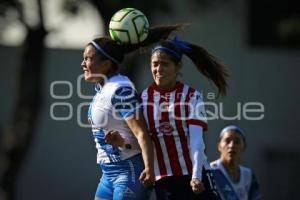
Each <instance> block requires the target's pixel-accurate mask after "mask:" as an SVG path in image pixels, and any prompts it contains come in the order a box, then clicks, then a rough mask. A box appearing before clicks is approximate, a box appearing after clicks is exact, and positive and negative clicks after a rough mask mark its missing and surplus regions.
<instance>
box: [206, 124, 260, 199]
mask: <svg viewBox="0 0 300 200" xmlns="http://www.w3.org/2000/svg"><path fill="white" fill-rule="evenodd" d="M245 148H246V139H245V135H244V131H243V130H242V129H241V128H240V127H238V126H236V125H229V126H226V127H225V128H224V129H223V130H222V131H221V133H220V136H219V143H218V150H219V152H220V154H221V155H220V158H219V159H218V160H215V161H213V162H211V163H210V165H211V167H212V169H213V170H212V172H213V176H214V179H215V182H216V185H217V188H218V191H219V193H220V195H221V197H222V199H223V200H261V193H260V190H259V187H258V182H257V180H256V178H255V176H254V173H253V172H252V170H251V169H250V168H247V167H245V166H242V165H240V160H241V155H242V153H243V151H244V150H245Z"/></svg>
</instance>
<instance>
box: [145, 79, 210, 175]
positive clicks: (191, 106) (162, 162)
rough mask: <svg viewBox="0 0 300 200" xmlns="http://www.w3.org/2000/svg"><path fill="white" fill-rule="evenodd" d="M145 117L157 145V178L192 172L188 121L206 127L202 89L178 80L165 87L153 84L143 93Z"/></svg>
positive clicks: (155, 161) (155, 162) (155, 153)
mask: <svg viewBox="0 0 300 200" xmlns="http://www.w3.org/2000/svg"><path fill="white" fill-rule="evenodd" d="M141 97H142V101H143V106H144V109H143V110H144V117H145V119H146V121H147V125H148V129H149V131H150V134H151V138H152V141H153V144H154V158H155V159H154V170H155V176H156V180H159V179H161V178H163V177H166V176H177V175H187V174H190V175H191V174H192V161H191V158H190V150H189V129H188V126H189V124H194V125H199V126H202V127H203V130H206V129H207V120H206V117H205V109H204V103H203V100H202V96H201V94H200V92H199V91H197V90H195V89H193V88H191V87H189V86H188V85H186V84H183V83H181V82H177V83H176V85H175V87H174V88H171V89H168V90H162V89H159V88H158V87H157V85H155V83H153V84H152V85H150V86H149V87H148V88H146V89H145V90H144V91H143V93H142V96H141Z"/></svg>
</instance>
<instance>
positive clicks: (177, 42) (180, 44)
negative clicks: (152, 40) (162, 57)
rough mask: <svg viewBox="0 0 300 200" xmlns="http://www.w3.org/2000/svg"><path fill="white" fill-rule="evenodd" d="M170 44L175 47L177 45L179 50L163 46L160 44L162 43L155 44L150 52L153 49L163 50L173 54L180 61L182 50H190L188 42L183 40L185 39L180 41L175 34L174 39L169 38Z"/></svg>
mask: <svg viewBox="0 0 300 200" xmlns="http://www.w3.org/2000/svg"><path fill="white" fill-rule="evenodd" d="M169 42H170V43H171V44H173V45H174V46H175V47H177V48H178V49H179V50H180V52H176V51H174V50H172V49H170V48H168V47H165V46H162V45H159V46H156V47H155V48H154V49H153V50H152V54H153V53H154V52H155V51H158V50H160V51H165V52H168V53H170V54H171V55H173V56H174V57H175V58H176V59H177V60H178V61H181V58H182V52H186V51H191V50H192V49H191V47H189V43H188V42H185V41H182V40H180V38H179V37H178V36H177V35H176V36H175V38H174V39H172V40H170V41H169Z"/></svg>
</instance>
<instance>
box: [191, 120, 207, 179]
mask: <svg viewBox="0 0 300 200" xmlns="http://www.w3.org/2000/svg"><path fill="white" fill-rule="evenodd" d="M189 129H190V156H191V160H192V163H193V172H192V178H198V179H200V180H201V179H202V166H203V165H204V161H205V159H206V156H205V154H204V148H205V146H204V142H203V137H202V128H201V127H200V126H195V125H191V126H190V127H189Z"/></svg>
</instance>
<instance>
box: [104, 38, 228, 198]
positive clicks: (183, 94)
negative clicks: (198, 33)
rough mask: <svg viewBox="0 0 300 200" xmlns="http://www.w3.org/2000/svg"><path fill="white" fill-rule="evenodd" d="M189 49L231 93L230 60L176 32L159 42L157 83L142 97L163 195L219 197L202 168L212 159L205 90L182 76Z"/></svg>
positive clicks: (208, 74)
mask: <svg viewBox="0 0 300 200" xmlns="http://www.w3.org/2000/svg"><path fill="white" fill-rule="evenodd" d="M183 55H186V56H188V57H189V58H190V59H191V60H192V62H193V63H194V64H195V66H196V67H197V69H198V70H199V71H200V72H201V73H202V74H204V75H205V76H206V77H207V78H208V79H210V80H212V81H213V82H214V83H215V85H216V86H217V87H218V89H219V92H220V93H221V94H222V95H224V94H226V87H227V84H226V77H227V76H228V75H227V73H226V70H225V68H224V66H223V65H222V64H221V63H220V62H218V61H217V59H216V58H215V57H214V56H212V55H211V54H209V53H208V52H207V51H206V50H205V49H203V48H202V47H200V46H197V45H194V44H191V43H188V42H184V41H181V40H180V39H179V38H178V37H175V38H174V39H173V40H168V41H164V42H162V43H160V44H158V45H157V46H156V47H155V48H153V50H152V55H151V72H152V76H153V80H154V83H153V84H151V85H150V86H149V87H148V88H146V89H145V90H144V91H143V93H142V95H141V97H142V100H143V111H144V112H143V113H144V117H145V119H146V122H147V125H148V129H149V131H150V134H151V138H152V141H153V144H154V152H155V153H154V157H155V159H154V171H155V178H156V182H155V191H156V197H157V199H159V200H164V199H172V200H177V199H178V200H179V199H180V200H181V199H189V200H193V199H218V198H219V197H218V195H217V194H215V191H214V190H213V188H212V187H213V186H212V182H211V181H212V180H211V179H210V177H209V174H206V173H203V172H202V168H203V166H204V164H205V162H206V155H205V154H204V148H205V146H204V142H203V137H202V136H203V131H205V130H206V129H207V121H206V117H205V109H204V105H203V100H202V95H201V93H200V92H199V91H197V90H195V89H193V88H192V87H190V86H189V85H187V84H185V83H182V82H180V81H177V75H178V74H179V72H180V70H181V68H182V56H183ZM116 138H120V137H117V136H116ZM112 141H113V140H111V141H110V142H112Z"/></svg>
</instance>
